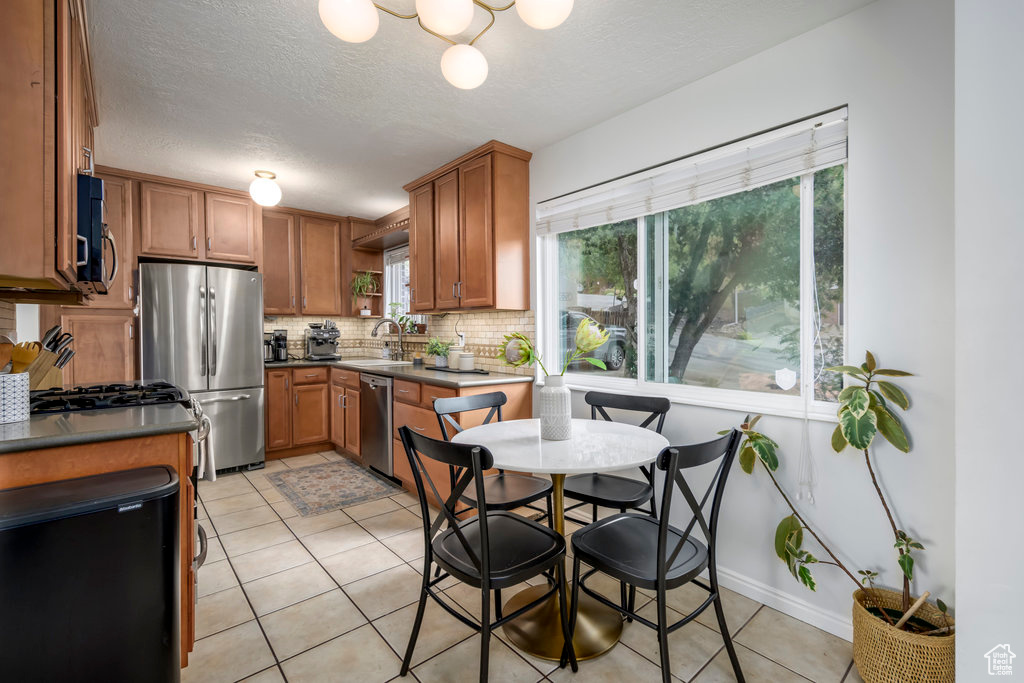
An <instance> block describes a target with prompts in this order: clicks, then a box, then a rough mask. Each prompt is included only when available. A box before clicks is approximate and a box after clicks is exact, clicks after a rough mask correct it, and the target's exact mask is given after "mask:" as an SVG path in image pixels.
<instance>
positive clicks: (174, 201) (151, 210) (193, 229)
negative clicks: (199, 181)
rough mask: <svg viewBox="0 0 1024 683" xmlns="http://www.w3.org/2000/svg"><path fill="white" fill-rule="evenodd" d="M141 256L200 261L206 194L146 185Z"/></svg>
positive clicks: (142, 216) (142, 218)
mask: <svg viewBox="0 0 1024 683" xmlns="http://www.w3.org/2000/svg"><path fill="white" fill-rule="evenodd" d="M139 194H140V203H141V218H140V223H141V225H140V226H139V237H140V241H141V244H139V254H140V255H145V256H171V257H174V258H188V259H198V258H200V255H201V252H200V248H199V247H200V245H199V237H200V235H201V234H202V233H203V229H202V220H203V210H202V207H203V193H202V192H201V191H200V190H196V189H193V188H189V187H182V186H178V185H167V184H164V183H151V182H143V183H142V184H141V188H140V192H139Z"/></svg>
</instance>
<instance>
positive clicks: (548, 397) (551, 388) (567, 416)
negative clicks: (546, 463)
mask: <svg viewBox="0 0 1024 683" xmlns="http://www.w3.org/2000/svg"><path fill="white" fill-rule="evenodd" d="M540 438H542V439H545V440H547V441H568V440H569V439H570V438H572V394H571V392H570V391H569V387H567V386H565V377H563V376H561V375H549V376H548V377H547V378H546V379H545V380H544V386H543V387H541V389H540Z"/></svg>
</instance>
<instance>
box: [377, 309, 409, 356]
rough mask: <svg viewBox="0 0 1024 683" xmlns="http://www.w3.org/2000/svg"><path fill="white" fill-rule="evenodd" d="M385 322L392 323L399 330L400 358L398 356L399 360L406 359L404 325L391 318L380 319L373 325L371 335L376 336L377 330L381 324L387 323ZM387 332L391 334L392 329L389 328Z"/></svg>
mask: <svg viewBox="0 0 1024 683" xmlns="http://www.w3.org/2000/svg"><path fill="white" fill-rule="evenodd" d="M385 323H391V324H392V325H394V326H395V328H396V329H397V330H398V358H397V360H400V361H402V360H405V352H404V351H403V349H402V326H401V325H399V324H398V323H397V322H395V321H394V320H392V319H391V318H383V319H381V320H378V321H377V324H376V325H374V326H373V331H372V332H370V336H371V337H376V336H377V330H378V329H380V326H381V325H383V324H385ZM387 333H388V334H391V330H388V332H387Z"/></svg>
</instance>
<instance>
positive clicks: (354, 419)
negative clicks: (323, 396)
mask: <svg viewBox="0 0 1024 683" xmlns="http://www.w3.org/2000/svg"><path fill="white" fill-rule="evenodd" d="M344 405H345V450H346V451H348V452H349V453H351V454H352V455H357V456H358V455H361V453H360V452H359V444H360V441H361V439H360V438H359V428H360V427H359V420H360V415H359V390H358V389H346V390H345V401H344Z"/></svg>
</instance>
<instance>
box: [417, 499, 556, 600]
mask: <svg viewBox="0 0 1024 683" xmlns="http://www.w3.org/2000/svg"><path fill="white" fill-rule="evenodd" d="M486 496H487V494H486V493H485V494H484V499H485V500H487V498H486ZM490 504H491V501H490V500H487V505H488V507H490ZM478 520H479V517H473V518H472V519H467V520H466V521H464V522H462V523H460V524H459V529H460V530H461V531H462V533H463V535H464V536H465V537H466V541H468V543H469V545H470V547H471V548H473V552H474V553H475V554H476V556H477V558H480V557H481V552H480V524H479V521H478ZM487 530H488V538H489V539H490V544H489V545H490V564H491V572H490V585H491V588H492V589H501V588H505V587H508V586H514V585H515V584H517V583H520V582H521V581H523V580H525V579H528V578H530V577H532V576H536V575H537V574H538V573H539V572H540V571H541V570H542V569H544V568H546V567H547V566H550V565H553V564H554V563H555V562H556V561H557V560H558V559H559V558H560V557H561V556H562V554H563V553H564V552H565V539H564V538H562V537H561V536H560V535H559V534H558V532H556V531H553V530H551V529H549V528H548V527H546V526H542V525H540V524H537V523H536V522H534V521H533V520H529V519H526V518H525V517H520V516H519V515H514V514H512V513H509V512H488V513H487ZM431 547H432V548H433V551H434V560H435V561H436V562H437V563H438V564H439V565H441V566H442V567H443V568H444V569H445V570H446V571H447V572H448V573H449V574H451V575H452V576H454V577H456V578H458V579H459V580H460V581H463V582H464V583H468V584H470V585H471V586H480V583H481V582H480V571H479V570H478V569H477V568H476V567H475V566H473V561H472V560H471V559H470V557H469V554H468V553H467V552H466V549H465V547H464V546H463V545H462V543H461V542H460V541H459V538H458V535H457V534H456V533H455V530H454V529H448V530H446V531H444V532H443V533H441V534H440V535H438V536H437V538H435V539H434V540H433V542H432V543H431Z"/></svg>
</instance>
